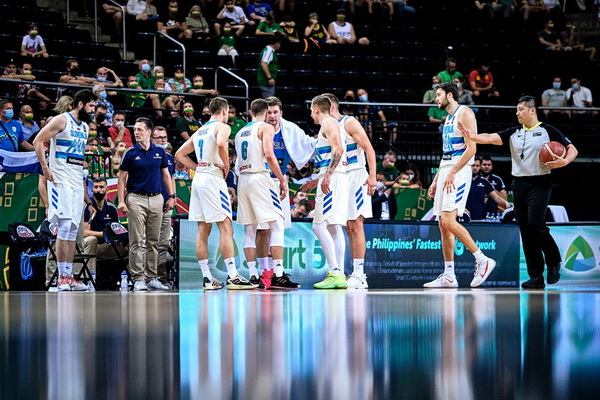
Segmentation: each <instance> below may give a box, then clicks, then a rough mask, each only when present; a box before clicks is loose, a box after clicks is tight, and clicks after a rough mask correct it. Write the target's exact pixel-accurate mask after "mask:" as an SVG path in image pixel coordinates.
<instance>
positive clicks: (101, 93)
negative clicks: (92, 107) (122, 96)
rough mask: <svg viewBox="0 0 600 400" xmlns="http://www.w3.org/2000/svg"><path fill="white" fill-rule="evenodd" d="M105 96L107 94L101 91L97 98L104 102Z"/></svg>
mask: <svg viewBox="0 0 600 400" xmlns="http://www.w3.org/2000/svg"><path fill="white" fill-rule="evenodd" d="M107 96H108V94H106V90H103V91H101V92H100V93H98V97H100V98H101V99H102V100H106V97H107Z"/></svg>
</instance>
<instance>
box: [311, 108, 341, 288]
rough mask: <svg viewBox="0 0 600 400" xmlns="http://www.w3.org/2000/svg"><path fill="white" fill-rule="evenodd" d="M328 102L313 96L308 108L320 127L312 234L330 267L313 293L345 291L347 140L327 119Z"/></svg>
mask: <svg viewBox="0 0 600 400" xmlns="http://www.w3.org/2000/svg"><path fill="white" fill-rule="evenodd" d="M330 110H331V100H329V97H327V96H316V97H315V98H313V99H312V102H311V105H310V111H311V117H312V118H313V119H314V120H315V124H317V125H321V130H320V131H319V134H318V136H317V147H316V156H315V167H317V168H319V172H318V177H319V184H318V187H317V198H316V207H315V216H314V218H313V231H314V232H315V235H317V238H318V239H319V241H320V242H321V246H322V247H323V252H324V253H325V258H326V259H327V264H328V267H329V273H328V274H327V277H326V278H325V279H324V280H323V281H322V282H318V283H315V284H314V285H313V286H314V288H315V289H346V288H347V287H348V283H347V282H346V276H345V275H344V254H345V251H346V239H345V237H344V231H343V229H342V226H345V225H346V221H347V220H348V197H347V196H348V181H347V177H346V140H345V138H344V136H342V131H341V130H340V125H339V124H338V122H337V120H335V118H332V117H331V115H330Z"/></svg>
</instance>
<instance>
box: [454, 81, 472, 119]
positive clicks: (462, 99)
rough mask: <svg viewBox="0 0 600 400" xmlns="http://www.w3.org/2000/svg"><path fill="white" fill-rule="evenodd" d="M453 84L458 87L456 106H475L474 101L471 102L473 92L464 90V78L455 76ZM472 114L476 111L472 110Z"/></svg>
mask: <svg viewBox="0 0 600 400" xmlns="http://www.w3.org/2000/svg"><path fill="white" fill-rule="evenodd" d="M454 84H455V85H456V86H457V87H458V99H457V101H458V104H467V105H473V104H475V101H474V100H473V92H471V91H470V90H468V89H466V88H465V78H463V77H462V76H457V77H456V78H454ZM473 112H477V111H476V109H473Z"/></svg>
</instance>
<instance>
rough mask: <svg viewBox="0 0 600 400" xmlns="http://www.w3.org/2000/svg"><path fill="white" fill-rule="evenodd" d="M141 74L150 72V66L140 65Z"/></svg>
mask: <svg viewBox="0 0 600 400" xmlns="http://www.w3.org/2000/svg"><path fill="white" fill-rule="evenodd" d="M142 72H150V64H144V65H142Z"/></svg>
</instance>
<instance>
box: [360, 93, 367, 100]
mask: <svg viewBox="0 0 600 400" xmlns="http://www.w3.org/2000/svg"><path fill="white" fill-rule="evenodd" d="M358 99H359V100H360V101H367V100H369V98H368V97H367V95H366V94H363V95H362V96H358Z"/></svg>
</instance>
